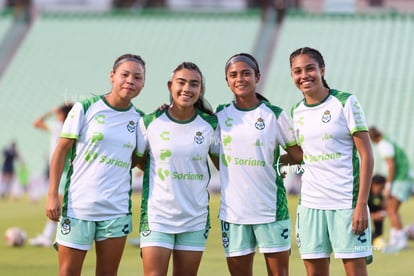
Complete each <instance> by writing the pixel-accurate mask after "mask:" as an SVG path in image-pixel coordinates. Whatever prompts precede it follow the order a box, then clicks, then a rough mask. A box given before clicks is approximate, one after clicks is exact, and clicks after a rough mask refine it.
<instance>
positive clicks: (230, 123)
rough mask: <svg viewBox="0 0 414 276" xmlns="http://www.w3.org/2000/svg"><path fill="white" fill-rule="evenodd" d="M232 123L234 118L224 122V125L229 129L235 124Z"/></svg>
mask: <svg viewBox="0 0 414 276" xmlns="http://www.w3.org/2000/svg"><path fill="white" fill-rule="evenodd" d="M232 121H233V118H230V117H229V118H227V119H226V120H225V121H224V124H225V125H226V126H227V127H231V126H232V125H233V124H232Z"/></svg>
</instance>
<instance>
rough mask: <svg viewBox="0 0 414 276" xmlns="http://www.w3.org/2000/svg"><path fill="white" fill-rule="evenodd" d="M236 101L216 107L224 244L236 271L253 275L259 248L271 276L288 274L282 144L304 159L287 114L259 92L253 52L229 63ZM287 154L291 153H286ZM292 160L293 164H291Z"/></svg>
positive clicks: (295, 157) (294, 157) (297, 158)
mask: <svg viewBox="0 0 414 276" xmlns="http://www.w3.org/2000/svg"><path fill="white" fill-rule="evenodd" d="M225 73H226V81H227V85H228V86H229V88H230V90H231V91H232V93H233V94H234V101H233V102H231V103H229V104H225V105H220V106H219V107H218V108H217V112H216V115H217V118H218V120H219V126H220V141H221V147H220V148H221V150H220V178H221V201H220V214H219V218H220V220H221V227H222V240H223V247H224V251H225V254H226V257H227V265H228V269H229V271H230V274H231V275H244V276H249V275H252V274H253V257H254V253H255V250H256V247H257V248H258V249H259V252H261V253H264V258H265V261H266V267H267V271H268V275H288V265H289V251H290V243H291V240H290V238H291V235H290V231H291V227H290V218H289V212H288V207H287V198H286V190H285V187H284V186H283V180H282V177H281V174H280V172H279V166H280V165H281V164H282V163H283V164H288V163H289V162H287V159H286V160H281V159H280V148H281V147H282V148H284V149H285V150H286V151H287V153H288V154H290V157H291V160H294V162H295V163H297V162H300V161H301V160H302V150H301V149H300V147H298V146H297V142H296V139H295V136H294V133H293V126H292V122H291V120H290V118H289V117H288V115H287V114H286V113H285V112H284V111H283V110H282V109H281V108H279V107H277V106H274V105H272V104H270V103H269V102H268V101H267V100H266V99H265V98H264V97H263V96H261V95H260V94H258V93H256V84H257V83H258V82H259V81H260V70H259V65H258V63H257V61H256V59H255V58H254V57H253V56H251V55H250V54H246V53H241V54H236V55H234V56H232V57H231V58H230V59H229V60H228V61H227V63H226V65H225ZM286 156H287V155H286ZM291 164H292V163H291Z"/></svg>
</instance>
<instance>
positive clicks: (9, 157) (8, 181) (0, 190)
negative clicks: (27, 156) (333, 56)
mask: <svg viewBox="0 0 414 276" xmlns="http://www.w3.org/2000/svg"><path fill="white" fill-rule="evenodd" d="M3 157H4V162H3V167H2V170H1V179H0V194H1V198H3V199H4V198H7V197H8V196H9V194H10V191H11V188H12V185H13V181H14V180H15V175H16V168H15V161H16V160H18V159H19V153H18V151H17V145H16V142H15V141H13V142H11V144H10V145H9V146H8V147H7V148H5V149H4V150H3Z"/></svg>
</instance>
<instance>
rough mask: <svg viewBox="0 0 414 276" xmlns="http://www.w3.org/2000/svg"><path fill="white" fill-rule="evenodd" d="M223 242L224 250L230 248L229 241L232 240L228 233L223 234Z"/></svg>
mask: <svg viewBox="0 0 414 276" xmlns="http://www.w3.org/2000/svg"><path fill="white" fill-rule="evenodd" d="M221 240H222V241H223V247H224V248H227V247H229V241H230V239H229V237H228V236H227V233H226V232H222V234H221Z"/></svg>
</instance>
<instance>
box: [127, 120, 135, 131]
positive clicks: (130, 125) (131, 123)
mask: <svg viewBox="0 0 414 276" xmlns="http://www.w3.org/2000/svg"><path fill="white" fill-rule="evenodd" d="M127 129H128V131H129V132H131V133H134V132H135V122H134V121H129V123H128V124H127Z"/></svg>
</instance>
